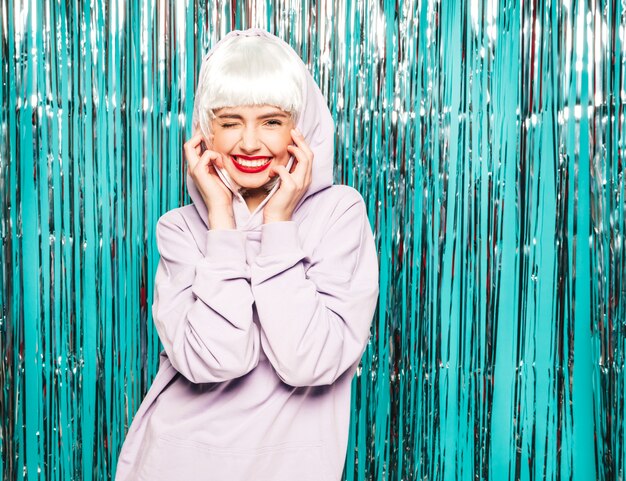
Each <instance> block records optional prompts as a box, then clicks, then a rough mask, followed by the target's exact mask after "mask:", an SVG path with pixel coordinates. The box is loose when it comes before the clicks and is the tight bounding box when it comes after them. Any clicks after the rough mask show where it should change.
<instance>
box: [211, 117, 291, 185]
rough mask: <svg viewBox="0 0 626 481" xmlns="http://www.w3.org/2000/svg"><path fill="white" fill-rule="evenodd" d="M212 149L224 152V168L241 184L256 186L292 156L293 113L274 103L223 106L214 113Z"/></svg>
mask: <svg viewBox="0 0 626 481" xmlns="http://www.w3.org/2000/svg"><path fill="white" fill-rule="evenodd" d="M214 114H215V118H214V120H213V121H212V123H211V129H212V132H213V144H212V145H213V146H212V149H213V150H215V151H216V152H219V153H221V154H222V155H223V160H224V162H223V167H224V169H225V170H226V171H227V172H228V174H229V176H230V178H231V179H232V180H233V181H234V182H235V183H236V184H238V185H239V186H241V187H244V188H247V189H256V188H259V187H261V186H263V185H265V184H266V183H267V182H268V181H269V180H270V179H271V176H270V172H272V167H275V166H280V165H283V166H284V165H286V164H287V162H288V161H289V157H290V156H291V152H290V151H289V150H288V146H289V145H290V144H291V143H292V141H293V140H292V137H291V129H292V128H293V127H294V122H293V119H292V116H291V114H290V113H288V112H285V111H284V110H281V109H280V108H278V107H274V106H271V105H254V106H237V107H224V108H221V109H218V110H216V111H215V112H214Z"/></svg>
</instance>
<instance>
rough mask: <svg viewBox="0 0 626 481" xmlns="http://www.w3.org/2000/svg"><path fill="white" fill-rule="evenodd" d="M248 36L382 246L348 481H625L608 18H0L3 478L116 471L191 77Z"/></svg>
mask: <svg viewBox="0 0 626 481" xmlns="http://www.w3.org/2000/svg"><path fill="white" fill-rule="evenodd" d="M247 27H262V28H266V29H268V30H269V31H271V32H274V33H276V34H277V35H279V36H281V37H282V38H284V39H285V40H286V41H288V42H289V43H290V44H291V45H292V46H293V47H294V48H295V49H296V51H298V52H299V53H300V54H301V55H302V57H303V59H304V60H305V62H306V63H307V64H308V66H309V67H310V70H311V72H312V74H313V75H314V77H315V78H316V80H317V81H318V82H319V84H320V86H321V88H322V91H323V92H324V94H325V95H326V98H327V99H328V103H329V105H330V108H331V111H332V113H333V116H334V118H335V121H336V134H337V136H336V138H337V142H336V173H337V180H338V181H340V182H343V183H347V184H349V185H353V186H354V187H356V188H357V189H359V190H360V192H361V193H362V194H363V196H364V198H365V199H366V202H367V205H368V207H369V215H370V220H371V223H372V226H373V228H374V230H375V234H376V239H377V243H378V248H379V253H380V270H381V288H380V304H379V310H378V311H377V314H376V318H375V320H374V324H373V327H372V338H371V342H370V345H369V347H368V349H367V351H366V354H365V356H364V357H363V362H362V367H361V368H360V369H359V372H358V376H357V377H356V378H355V381H354V384H353V394H354V395H353V405H352V416H353V417H352V424H351V428H350V429H351V431H350V441H349V449H348V456H347V462H346V470H345V479H346V480H350V481H353V480H359V481H362V480H389V481H391V480H397V481H400V480H405V481H411V480H482V479H484V480H487V479H489V480H497V481H500V480H517V479H520V480H544V479H546V480H576V481H589V480H595V479H598V480H622V479H624V477H625V463H626V446H625V445H624V426H625V424H626V419H625V412H624V398H625V392H626V376H625V374H624V362H625V359H624V357H625V354H626V350H625V344H626V276H625V274H626V253H625V251H624V235H625V234H626V198H625V197H626V187H625V182H626V180H625V178H624V177H625V170H626V167H625V165H626V154H625V152H626V151H625V148H626V145H625V141H626V139H625V135H626V123H625V121H624V106H625V104H626V86H625V74H626V63H625V59H626V54H625V52H624V45H625V43H624V41H625V38H624V37H625V35H626V5H625V4H624V2H623V1H622V2H618V1H617V0H610V1H606V2H597V1H595V0H587V1H585V2H580V1H577V0H559V1H555V0H545V1H544V0H524V1H516V0H502V1H500V2H498V1H495V0H494V1H483V2H480V1H478V0H471V1H456V2H455V1H440V0H423V1H420V0H414V1H402V0H394V1H388V0H378V1H370V2H365V1H364V0H354V1H350V0H335V1H330V0H320V1H316V2H315V1H314V2H303V1H295V0H281V1H277V2H273V1H269V0H257V1H251V2H249V3H245V2H236V1H234V0H232V1H230V2H227V1H222V2H217V3H214V2H211V1H208V2H204V1H196V2H195V3H185V2H182V1H176V2H175V1H174V0H169V1H165V0H141V1H139V0H128V1H127V2H124V1H121V0H117V1H116V0H110V1H103V2H97V1H91V2H83V1H79V0H74V1H71V2H65V1H63V2H62V1H58V0H57V1H53V0H50V1H49V2H42V1H40V0H39V1H38V0H32V1H26V0H0V41H1V53H2V62H1V63H0V84H1V86H2V89H1V103H2V110H1V119H0V122H1V130H0V208H1V219H0V220H1V225H0V229H1V235H2V251H1V254H2V271H1V277H0V280H1V290H0V313H1V317H0V352H1V356H2V362H1V363H0V387H1V391H0V451H1V453H2V456H1V457H0V471H1V472H2V474H3V479H4V480H18V479H28V480H60V481H65V480H101V479H111V477H112V476H113V474H114V472H115V466H116V460H117V456H118V453H119V449H120V446H121V443H122V441H123V439H124V435H125V432H126V430H127V429H128V426H129V424H130V422H131V420H132V417H133V415H134V413H135V412H136V410H137V408H138V406H139V403H140V402H141V400H142V397H143V395H144V393H145V392H146V390H147V389H148V387H149V385H150V382H151V380H152V378H153V377H154V375H155V372H156V369H157V362H158V361H157V358H158V352H159V349H160V346H159V341H158V338H157V335H156V332H155V330H154V328H153V325H152V320H151V317H150V306H151V303H152V290H153V282H154V273H155V268H156V264H157V260H158V253H157V250H156V246H155V238H154V229H155V223H156V221H157V219H158V218H159V216H160V215H161V214H163V213H164V212H166V211H167V210H169V209H171V208H174V207H177V206H179V205H181V204H182V203H184V202H186V201H187V198H186V192H185V188H184V181H183V179H184V177H183V175H182V174H183V170H182V165H183V162H182V157H181V151H182V144H183V142H184V140H185V139H186V138H187V136H188V135H189V133H190V117H191V112H192V103H193V92H194V87H195V82H196V76H197V72H198V69H199V64H200V59H201V57H202V55H203V53H204V52H205V51H206V50H207V49H208V48H209V47H210V46H212V45H213V44H214V43H215V42H216V41H217V40H218V39H219V38H221V37H222V36H223V35H224V34H225V33H226V32H228V31H230V30H231V29H234V28H247Z"/></svg>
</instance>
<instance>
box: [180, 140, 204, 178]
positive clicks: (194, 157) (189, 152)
mask: <svg viewBox="0 0 626 481" xmlns="http://www.w3.org/2000/svg"><path fill="white" fill-rule="evenodd" d="M199 140H200V139H199V138H198V137H196V136H193V137H191V138H190V139H189V140H188V141H187V142H185V144H184V145H183V152H184V153H185V158H186V159H187V167H188V169H189V170H190V171H193V170H194V169H195V168H196V165H197V164H198V162H199V161H200V156H199V155H198V152H197V151H196V147H195V146H196V145H197V144H196V142H199Z"/></svg>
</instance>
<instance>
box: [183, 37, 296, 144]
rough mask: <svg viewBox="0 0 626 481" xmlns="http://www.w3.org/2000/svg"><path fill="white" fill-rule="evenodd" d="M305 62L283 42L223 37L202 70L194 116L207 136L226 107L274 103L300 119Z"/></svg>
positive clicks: (273, 104) (255, 38)
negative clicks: (213, 121)
mask: <svg viewBox="0 0 626 481" xmlns="http://www.w3.org/2000/svg"><path fill="white" fill-rule="evenodd" d="M305 82H306V80H305V72H304V64H303V63H302V61H301V60H300V59H299V58H298V57H297V56H296V54H295V53H294V52H291V51H290V50H289V49H288V48H287V47H285V46H284V45H281V44H280V43H279V42H278V41H276V40H273V39H271V38H267V37H261V36H239V35H233V36H232V37H230V38H227V39H225V40H223V41H222V43H221V44H220V45H219V46H218V48H216V49H215V50H214V52H213V53H212V54H211V55H210V57H209V58H208V59H206V60H205V63H204V65H203V66H202V69H201V71H200V78H199V79H198V87H197V90H196V97H195V100H194V117H195V118H196V121H197V122H198V124H199V126H200V129H201V130H202V132H203V133H204V134H205V135H207V136H208V135H209V134H210V133H211V121H212V120H213V118H214V112H215V111H216V110H218V109H220V108H223V107H237V106H244V105H245V106H249V105H272V106H275V107H278V108H280V109H282V110H284V111H285V112H288V113H290V114H291V116H292V118H293V120H294V123H295V122H296V121H297V119H298V116H299V114H300V112H301V111H302V107H303V103H304V98H303V97H304V86H305Z"/></svg>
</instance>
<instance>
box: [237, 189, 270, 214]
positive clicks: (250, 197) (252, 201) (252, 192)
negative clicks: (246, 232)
mask: <svg viewBox="0 0 626 481" xmlns="http://www.w3.org/2000/svg"><path fill="white" fill-rule="evenodd" d="M242 196H243V198H244V200H245V201H246V205H247V206H248V210H250V212H254V211H255V209H256V208H257V207H258V206H259V204H260V203H261V202H263V199H265V197H266V196H267V191H266V190H265V189H264V188H263V187H259V188H258V189H246V191H245V192H242Z"/></svg>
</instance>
